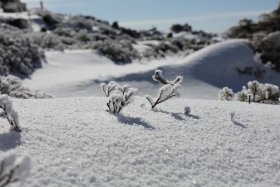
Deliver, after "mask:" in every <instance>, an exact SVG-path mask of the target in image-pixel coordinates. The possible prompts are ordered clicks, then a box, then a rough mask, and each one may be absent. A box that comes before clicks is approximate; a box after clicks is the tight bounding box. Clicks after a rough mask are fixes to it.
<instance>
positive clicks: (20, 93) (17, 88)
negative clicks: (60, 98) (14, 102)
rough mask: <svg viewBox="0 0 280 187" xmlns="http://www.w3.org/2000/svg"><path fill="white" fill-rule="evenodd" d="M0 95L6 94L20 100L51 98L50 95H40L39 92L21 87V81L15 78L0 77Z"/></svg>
mask: <svg viewBox="0 0 280 187" xmlns="http://www.w3.org/2000/svg"><path fill="white" fill-rule="evenodd" d="M0 94H7V95H9V96H11V97H15V98H21V99H29V98H35V99H41V98H51V96H50V95H48V94H44V93H41V92H39V91H35V92H34V91H31V90H30V89H28V88H25V87H23V86H22V83H21V80H20V79H19V78H17V77H13V76H9V77H2V76H0Z"/></svg>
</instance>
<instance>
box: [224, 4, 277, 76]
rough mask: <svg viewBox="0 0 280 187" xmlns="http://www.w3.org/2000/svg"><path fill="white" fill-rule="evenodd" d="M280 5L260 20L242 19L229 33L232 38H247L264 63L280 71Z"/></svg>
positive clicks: (261, 16)
mask: <svg viewBox="0 0 280 187" xmlns="http://www.w3.org/2000/svg"><path fill="white" fill-rule="evenodd" d="M279 25H280V4H279V6H278V7H277V9H276V10H274V11H272V12H270V13H264V14H262V15H260V16H259V20H258V21H257V22H254V21H253V20H250V19H242V20H240V21H239V24H238V25H236V26H234V27H232V28H230V29H229V31H228V32H227V35H228V37H230V38H245V39H249V40H250V41H251V44H252V47H253V48H254V49H255V51H257V52H258V53H260V54H261V56H260V58H261V59H262V62H263V63H265V64H266V65H268V66H269V67H272V68H273V69H275V70H277V71H280V55H279V54H280V45H279V39H280V26H279Z"/></svg>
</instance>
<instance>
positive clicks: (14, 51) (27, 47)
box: [0, 29, 44, 75]
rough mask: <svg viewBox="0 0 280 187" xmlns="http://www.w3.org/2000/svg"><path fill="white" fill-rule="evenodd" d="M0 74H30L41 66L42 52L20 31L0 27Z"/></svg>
mask: <svg viewBox="0 0 280 187" xmlns="http://www.w3.org/2000/svg"><path fill="white" fill-rule="evenodd" d="M0 31H1V33H0V65H1V66H0V75H8V74H10V73H13V74H23V75H30V74H31V73H32V72H33V71H34V69H36V68H38V67H41V62H42V60H43V59H44V53H43V51H41V50H40V49H38V46H37V45H35V44H34V43H33V42H32V41H31V40H29V38H28V37H26V36H25V35H23V34H22V33H21V32H10V31H6V30H2V29H0Z"/></svg>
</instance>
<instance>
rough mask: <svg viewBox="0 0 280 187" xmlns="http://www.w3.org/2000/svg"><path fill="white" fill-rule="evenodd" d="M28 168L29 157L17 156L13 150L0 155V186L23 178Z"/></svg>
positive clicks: (26, 174)
mask: <svg viewBox="0 0 280 187" xmlns="http://www.w3.org/2000/svg"><path fill="white" fill-rule="evenodd" d="M29 170H30V158H29V157H27V156H19V155H17V154H15V153H14V152H13V151H11V152H7V153H5V154H3V155H1V156H0V186H1V187H4V186H8V185H10V184H12V183H15V182H19V181H20V180H24V179H25V178H26V177H27V176H28V174H29Z"/></svg>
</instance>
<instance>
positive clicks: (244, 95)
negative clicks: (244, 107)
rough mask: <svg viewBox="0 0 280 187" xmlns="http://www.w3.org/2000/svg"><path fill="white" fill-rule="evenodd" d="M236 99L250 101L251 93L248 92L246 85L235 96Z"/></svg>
mask: <svg viewBox="0 0 280 187" xmlns="http://www.w3.org/2000/svg"><path fill="white" fill-rule="evenodd" d="M234 98H235V100H236V101H241V102H247V101H249V98H250V95H249V94H248V90H247V89H246V87H245V86H243V89H242V90H241V91H240V92H237V93H236V94H235V96H234Z"/></svg>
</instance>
